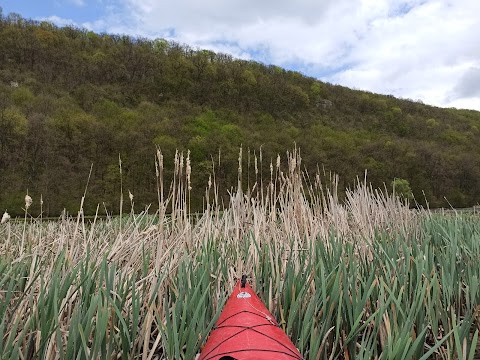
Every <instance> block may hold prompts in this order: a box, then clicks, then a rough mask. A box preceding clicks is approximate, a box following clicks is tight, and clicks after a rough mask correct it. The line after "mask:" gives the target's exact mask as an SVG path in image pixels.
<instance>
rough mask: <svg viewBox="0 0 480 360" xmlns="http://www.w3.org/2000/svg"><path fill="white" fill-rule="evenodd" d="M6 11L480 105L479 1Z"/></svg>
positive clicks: (111, 2) (402, 93)
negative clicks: (157, 39)
mask: <svg viewBox="0 0 480 360" xmlns="http://www.w3.org/2000/svg"><path fill="white" fill-rule="evenodd" d="M0 6H2V7H3V13H4V15H6V14H8V13H10V12H16V13H19V14H20V15H22V16H23V17H26V18H33V19H37V20H43V19H47V20H50V21H52V22H54V23H56V24H57V25H65V24H75V25H77V26H82V27H85V28H88V29H90V30H93V31H96V32H111V33H122V34H130V35H139V36H145V37H151V38H156V37H163V38H166V39H169V40H175V41H178V42H181V43H186V44H188V45H190V46H192V47H193V48H197V47H198V48H207V49H212V50H214V51H220V52H225V53H230V54H232V55H234V56H236V57H239V58H244V59H254V60H257V61H261V62H263V63H266V64H275V65H279V66H282V67H285V68H288V69H292V70H298V71H300V72H302V73H304V74H305V75H308V76H312V77H316V78H318V79H320V80H322V81H328V82H331V83H335V84H341V85H345V86H348V87H351V88H356V89H363V90H369V91H372V92H378V93H382V94H392V95H395V96H397V97H403V98H410V99H414V100H422V101H423V102H425V103H427V104H432V105H437V106H443V107H457V108H469V109H477V110H480V41H478V34H479V33H480V16H478V14H479V13H480V1H479V0H452V1H447V0H404V1H402V0H288V1H287V0H203V1H199V0H175V1H166V0H43V1H38V0H3V1H2V4H1V5H0Z"/></svg>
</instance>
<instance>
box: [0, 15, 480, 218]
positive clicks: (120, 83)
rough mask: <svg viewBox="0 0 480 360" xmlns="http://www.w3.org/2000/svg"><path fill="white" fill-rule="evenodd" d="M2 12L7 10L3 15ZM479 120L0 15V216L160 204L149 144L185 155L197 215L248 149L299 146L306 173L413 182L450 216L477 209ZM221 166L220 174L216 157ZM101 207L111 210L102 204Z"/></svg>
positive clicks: (191, 52)
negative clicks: (27, 204)
mask: <svg viewBox="0 0 480 360" xmlns="http://www.w3.org/2000/svg"><path fill="white" fill-rule="evenodd" d="M0 15H1V12H0ZM479 128H480V112H476V111H468V110H456V109H441V108H436V107H432V106H427V105H424V104H421V103H419V102H415V101H412V100H404V99H403V100H402V99H396V98H394V97H392V96H383V95H377V94H372V93H368V92H362V91H354V90H351V89H348V88H345V87H341V86H334V85H332V84H327V83H322V82H320V81H318V80H316V79H313V78H309V77H306V76H303V75H302V74H300V73H297V72H292V71H286V70H284V69H281V68H279V67H276V66H266V65H264V64H260V63H257V62H253V61H243V60H237V59H234V58H232V57H231V56H229V55H226V54H216V53H213V52H211V51H205V50H197V49H192V48H190V47H188V46H186V45H181V44H177V43H173V42H167V41H165V40H162V39H157V40H150V39H138V38H132V37H128V36H119V35H111V34H95V33H93V32H89V31H87V30H85V29H77V28H73V27H63V28H59V27H56V26H54V25H52V24H50V23H46V22H41V23H40V22H36V21H31V20H25V19H22V18H21V17H20V16H18V15H16V14H9V15H8V16H7V15H5V14H3V15H1V18H0V185H1V190H0V209H2V211H3V209H8V211H9V212H10V213H12V214H19V213H21V211H22V210H21V208H22V206H23V205H22V204H23V198H24V196H25V193H26V191H27V190H28V192H29V194H30V195H31V196H32V197H33V198H34V201H35V202H34V205H33V206H32V208H31V209H32V213H38V212H39V211H40V205H39V203H40V196H42V198H43V201H44V204H43V210H44V213H45V214H47V215H58V214H59V213H60V212H61V211H62V209H64V208H66V209H67V210H68V211H70V212H74V211H76V210H77V209H78V207H79V201H80V198H81V196H82V195H83V191H84V188H85V185H86V183H87V178H88V175H89V171H90V167H91V164H92V163H93V171H92V176H91V179H90V183H89V188H88V193H87V200H86V204H87V206H86V211H87V212H89V213H94V212H95V209H96V205H97V203H100V204H102V203H105V207H106V208H107V209H108V210H109V211H117V209H118V199H119V192H120V174H119V166H118V164H119V155H120V156H121V159H122V170H123V172H122V175H123V187H124V189H125V192H127V191H128V190H130V191H131V192H132V193H133V194H134V196H135V204H136V206H137V207H138V209H137V210H139V209H143V207H144V206H145V204H150V203H153V204H155V203H156V197H157V192H156V180H155V166H154V162H155V157H154V155H155V146H156V145H158V146H160V147H161V149H162V151H163V152H164V154H165V166H166V171H167V172H168V171H170V172H172V171H173V169H172V168H173V156H174V153H175V150H176V149H179V150H184V151H185V152H186V149H189V150H190V151H191V154H190V156H191V161H192V169H193V173H194V176H193V177H192V181H193V184H192V187H193V192H192V194H193V199H192V200H193V207H194V208H199V207H201V206H202V200H201V199H202V195H203V192H204V186H205V185H206V184H207V182H208V176H209V174H210V173H211V171H212V157H213V158H214V160H215V161H216V165H215V172H216V175H217V180H218V181H219V183H220V185H221V187H222V190H223V191H225V190H226V189H228V188H229V187H230V186H235V185H236V183H237V167H238V162H237V159H238V152H239V147H240V145H242V146H243V160H244V163H245V165H244V171H243V175H244V178H245V183H247V180H248V179H247V178H248V177H249V179H250V182H252V181H254V178H255V175H254V170H253V162H251V167H250V169H248V166H247V160H248V151H249V150H250V157H251V159H253V151H256V153H257V155H258V151H259V149H260V147H261V148H262V158H263V163H262V165H263V167H262V171H263V175H264V177H265V178H269V171H270V170H269V169H270V160H271V159H273V161H274V164H275V161H276V160H275V159H276V156H277V154H278V153H280V154H284V153H285V152H286V151H287V150H289V149H292V148H293V147H294V146H295V144H296V146H297V147H299V148H300V149H301V152H302V158H303V161H304V165H305V167H306V169H307V170H310V171H313V170H314V169H316V167H317V165H318V166H319V167H323V168H325V170H326V171H333V172H335V173H337V174H339V176H340V188H344V187H346V186H349V185H352V184H353V182H354V181H355V179H356V177H357V176H360V177H362V176H363V173H364V170H365V169H368V180H369V181H371V182H372V183H373V185H375V186H383V183H386V184H387V186H390V184H391V182H392V180H393V179H394V178H402V179H406V180H408V182H409V183H410V185H411V188H412V190H413V193H414V195H415V197H416V199H417V201H418V202H419V203H421V204H424V205H425V203H426V201H428V203H429V205H430V206H432V207H437V206H447V205H448V203H447V201H446V200H445V198H447V199H448V202H449V203H450V204H452V205H453V206H455V207H465V206H472V205H475V204H478V202H479V201H480V147H479V146H478V139H479ZM219 152H220V153H221V156H220V158H221V164H220V166H218V154H219ZM102 208H103V205H102Z"/></svg>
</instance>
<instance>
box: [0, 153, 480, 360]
mask: <svg viewBox="0 0 480 360" xmlns="http://www.w3.org/2000/svg"><path fill="white" fill-rule="evenodd" d="M241 158H242V157H241V156H240V159H241ZM255 162H256V160H255ZM186 164H187V161H186V159H185V160H184V159H183V156H182V155H181V154H177V156H176V158H175V163H174V165H175V178H174V184H172V186H170V187H169V188H168V189H169V190H168V191H167V190H165V189H167V187H166V186H164V185H163V179H162V173H163V157H162V156H161V153H160V152H158V153H157V179H158V184H159V186H158V188H159V196H158V197H159V211H158V212H157V214H156V215H155V216H152V215H149V214H148V213H147V212H144V213H140V214H134V213H133V212H131V213H130V214H128V215H125V214H124V215H123V217H122V222H121V225H120V223H119V220H118V218H115V217H107V218H106V219H98V218H94V219H93V220H92V219H85V218H84V217H83V212H82V211H80V212H79V215H78V217H75V218H69V217H66V216H64V217H62V218H60V219H59V220H58V221H48V222H45V221H42V220H41V219H33V218H29V217H26V220H24V221H23V222H11V221H10V222H7V223H5V224H2V225H1V227H0V254H1V256H0V354H1V356H2V358H4V359H145V360H147V359H194V358H195V356H196V354H197V353H198V352H199V351H200V349H201V346H202V344H203V343H204V341H205V339H206V338H207V336H208V334H209V331H210V330H211V328H212V327H213V324H214V323H215V320H216V318H217V317H218V315H219V313H220V311H221V309H222V307H223V304H224V303H225V301H226V299H227V296H228V294H229V292H230V291H231V290H232V288H233V286H234V284H235V280H236V279H238V278H239V277H240V276H241V275H242V274H244V273H246V274H248V275H249V281H250V282H251V284H252V286H253V287H254V288H255V290H256V292H257V293H258V294H259V296H260V297H261V299H262V300H263V301H264V303H265V304H266V306H267V307H268V308H269V310H270V311H271V312H272V313H273V314H274V315H275V317H276V318H277V320H278V321H279V322H280V323H281V325H282V327H283V329H284V330H285V331H286V333H287V334H288V335H289V336H290V337H291V339H292V341H293V342H294V343H295V344H296V346H297V347H298V348H299V350H300V351H301V352H302V354H303V355H304V357H305V358H306V359H314V360H316V359H328V360H330V359H428V358H431V359H468V360H470V359H478V358H480V351H479V349H478V332H479V329H480V304H479V296H480V293H479V277H480V266H479V264H480V219H479V217H478V216H476V215H472V214H450V215H449V216H443V215H440V214H432V213H430V212H427V211H417V210H410V209H409V208H408V206H406V205H405V204H403V203H402V201H401V200H400V199H398V198H397V197H395V196H394V195H392V194H388V193H386V192H385V191H380V190H376V189H372V188H371V187H369V186H368V185H367V184H366V181H363V182H359V183H358V184H357V186H356V187H355V188H354V189H352V190H350V191H347V196H346V200H345V201H344V202H340V201H339V200H338V197H337V195H336V181H335V178H333V179H332V181H329V182H328V186H326V184H324V183H322V182H321V181H320V179H321V177H320V176H315V177H314V178H308V176H307V175H306V174H303V173H302V172H301V171H300V164H301V159H300V157H299V155H298V153H296V152H293V153H290V154H288V163H287V166H286V169H284V171H285V172H282V168H281V166H280V164H279V161H278V162H277V164H278V165H277V166H273V164H272V166H271V167H270V169H271V172H270V174H268V175H267V176H266V178H267V179H264V178H263V177H262V174H259V173H257V172H256V173H255V180H252V179H250V180H249V182H250V185H251V184H252V183H253V185H251V188H250V189H247V190H242V178H241V177H240V176H239V187H238V189H237V190H236V191H234V192H231V194H230V203H229V204H228V206H221V205H220V202H219V200H218V199H219V195H218V187H217V186H216V184H215V178H214V176H212V180H211V181H210V182H209V184H208V186H207V187H206V189H205V199H206V205H205V211H204V212H203V213H201V214H197V215H196V217H195V219H193V218H192V217H191V216H190V215H189V204H188V199H189V191H190V185H189V180H190V179H189V178H188V179H187V172H186ZM188 165H189V166H190V163H189V162H188ZM240 165H241V164H240ZM252 167H253V166H252ZM194 170H195V167H194V164H192V172H193V174H194ZM239 170H240V173H241V166H240V169H239ZM188 176H190V173H189V174H188ZM261 183H263V184H264V186H263V187H262V186H261V185H260V184H261ZM167 213H168V214H167ZM22 244H23V245H22Z"/></svg>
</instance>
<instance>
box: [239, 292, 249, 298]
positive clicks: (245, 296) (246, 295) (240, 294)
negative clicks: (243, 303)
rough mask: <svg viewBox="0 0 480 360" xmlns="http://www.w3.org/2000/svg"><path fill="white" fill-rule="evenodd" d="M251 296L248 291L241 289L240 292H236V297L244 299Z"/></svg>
mask: <svg viewBox="0 0 480 360" xmlns="http://www.w3.org/2000/svg"><path fill="white" fill-rule="evenodd" d="M249 297H252V295H250V294H249V293H248V292H245V291H242V292H241V293H238V295H237V298H239V299H246V298H249Z"/></svg>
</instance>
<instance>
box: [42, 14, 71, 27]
mask: <svg viewBox="0 0 480 360" xmlns="http://www.w3.org/2000/svg"><path fill="white" fill-rule="evenodd" d="M36 20H38V21H48V22H51V23H53V24H56V25H58V26H67V25H74V26H78V25H77V23H76V22H75V21H74V20H72V19H66V18H62V17H60V16H57V15H52V16H49V17H41V18H37V19H36Z"/></svg>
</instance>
